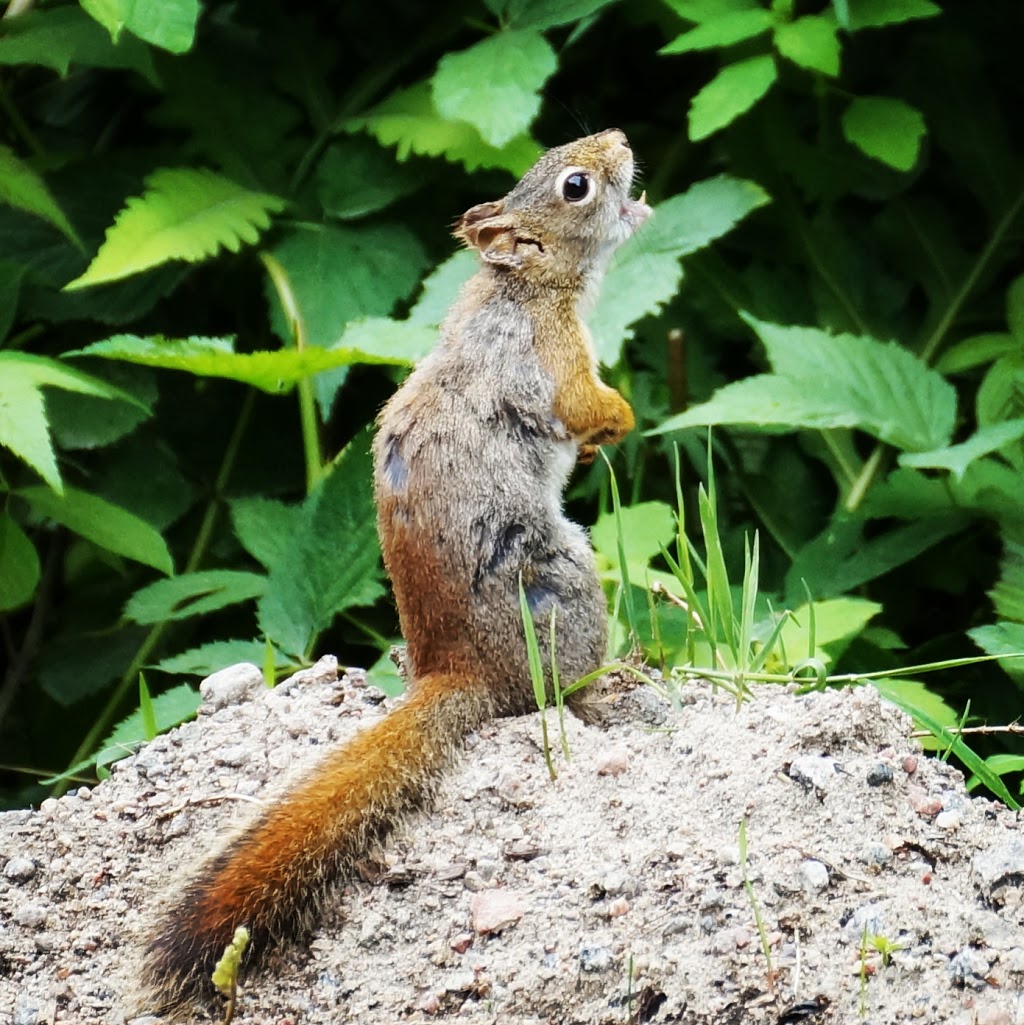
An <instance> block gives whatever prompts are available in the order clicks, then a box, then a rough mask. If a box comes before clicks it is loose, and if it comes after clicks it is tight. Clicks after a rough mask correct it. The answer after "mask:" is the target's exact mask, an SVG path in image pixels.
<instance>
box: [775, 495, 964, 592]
mask: <svg viewBox="0 0 1024 1025" xmlns="http://www.w3.org/2000/svg"><path fill="white" fill-rule="evenodd" d="M969 521H970V517H969V516H968V515H967V514H966V513H958V512H952V513H947V514H946V515H934V516H929V517H927V518H924V519H920V520H917V521H915V522H911V523H907V524H905V525H903V526H899V527H894V528H892V529H890V530H887V531H885V532H884V533H881V534H877V535H875V536H873V537H870V538H866V537H865V535H864V524H863V523H862V522H860V521H859V520H856V519H847V518H840V519H837V520H834V521H833V522H831V523H829V524H828V526H827V527H826V528H825V529H824V530H823V531H822V532H821V533H820V534H819V535H818V536H817V537H815V538H813V539H812V540H811V541H809V542H808V543H807V544H805V545H804V546H803V548H801V549H800V550H799V551H798V552H797V553H796V556H795V557H794V559H793V562H792V565H791V566H790V568H789V571H788V572H787V573H786V598H787V602H788V603H789V604H797V603H798V601H799V598H798V597H797V596H801V595H804V594H805V591H804V581H806V583H807V586H808V587H810V589H811V593H812V594H813V595H814V596H815V598H831V597H836V596H838V595H842V594H848V593H849V592H851V591H854V590H856V589H857V588H858V587H860V586H862V585H863V584H866V583H867V582H868V581H870V580H875V579H877V578H878V577H880V576H883V575H884V574H886V573H889V572H891V571H892V570H894V569H896V568H897V567H899V566H904V565H906V564H907V563H908V562H910V561H911V560H912V559H915V558H917V556H919V555H921V554H922V553H923V552H926V551H928V549H929V548H934V547H935V545H937V544H939V543H940V542H941V541H944V540H945V539H946V538H947V537H950V536H952V535H953V534H956V533H958V532H959V531H961V530H963V529H964V527H965V526H966V525H967V523H968V522H969Z"/></svg>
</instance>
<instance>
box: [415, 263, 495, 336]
mask: <svg viewBox="0 0 1024 1025" xmlns="http://www.w3.org/2000/svg"><path fill="white" fill-rule="evenodd" d="M479 266H480V260H479V259H478V257H477V255H476V254H475V253H473V252H471V251H469V250H468V249H460V250H459V251H458V252H456V253H453V254H452V255H451V256H449V257H448V259H447V260H445V261H444V262H443V263H439V264H438V265H437V266H436V267H435V268H434V269H433V270H432V271H431V272H430V273H429V274H428V275H427V276H426V277H425V278H424V279H423V290H422V291H421V292H420V297H419V299H417V300H416V305H415V306H413V308H412V309H411V310H410V311H409V323H411V324H416V325H419V326H421V327H429V328H437V327H438V326H439V325H440V324H441V321H442V320H444V318H445V317H446V316H447V314H448V310H449V309H450V308H451V306H452V304H453V303H454V302H455V300H456V298H457V297H458V294H459V291H460V289H461V288H462V286H463V285H464V284H465V283H466V282H467V281H468V280H469V279H470V278H471V277H472V276H473V274H475V273H476V271H477V269H478V268H479Z"/></svg>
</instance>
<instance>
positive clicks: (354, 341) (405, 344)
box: [338, 317, 437, 366]
mask: <svg viewBox="0 0 1024 1025" xmlns="http://www.w3.org/2000/svg"><path fill="white" fill-rule="evenodd" d="M436 341H437V329H436V328H434V327H431V326H428V325H421V324H415V323H413V322H412V321H411V320H391V319H390V318H389V317H367V318H366V319H364V320H354V321H352V323H351V324H349V325H348V327H347V328H345V333H344V334H343V335H342V336H341V339H340V340H339V342H338V347H339V348H341V349H346V350H348V351H349V352H357V353H359V360H358V362H360V363H370V362H377V361H380V362H388V363H394V364H396V365H397V364H406V365H409V366H411V365H412V364H414V363H417V362H419V360H421V359H422V358H423V357H424V356H426V354H427V353H428V352H430V350H431V349H432V348H433V347H434V343H435V342H436Z"/></svg>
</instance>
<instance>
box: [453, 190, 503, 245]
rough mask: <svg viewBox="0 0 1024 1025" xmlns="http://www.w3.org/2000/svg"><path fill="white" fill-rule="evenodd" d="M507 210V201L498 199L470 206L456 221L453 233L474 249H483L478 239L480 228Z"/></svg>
mask: <svg viewBox="0 0 1024 1025" xmlns="http://www.w3.org/2000/svg"><path fill="white" fill-rule="evenodd" d="M504 211H505V201H504V200H502V199H499V200H496V201H495V202H493V203H478V204H477V205H476V206H472V207H470V208H469V209H468V210H467V211H466V212H465V213H464V214H463V215H462V216H461V217H460V218H459V219H458V221H457V222H456V223H455V227H454V228H453V229H452V234H453V235H454V236H455V237H456V238H460V239H462V241H463V242H465V243H466V245H467V246H469V247H470V248H472V249H482V248H483V246H481V245H480V243H479V241H478V237H477V236H478V234H479V231H480V228H481V227H482V225H483V224H484V222H485V221H489V220H490V219H491V218H492V217H499V216H500V215H501V214H502V213H504Z"/></svg>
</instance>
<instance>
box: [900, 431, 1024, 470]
mask: <svg viewBox="0 0 1024 1025" xmlns="http://www.w3.org/2000/svg"><path fill="white" fill-rule="evenodd" d="M1021 438H1024V419H1018V420H1006V421H1004V422H1003V423H997V424H991V425H989V426H988V427H980V428H979V429H978V430H977V431H975V432H974V434H972V435H971V436H970V437H969V438H968V439H967V440H966V441H963V442H961V443H960V444H959V445H950V446H949V447H948V448H940V449H936V450H934V451H932V452H904V453H903V454H902V455H901V456H900V465H901V466H913V467H917V468H924V467H933V468H936V469H940V470H949V471H950V473H952V474H953V476H954V477H956V478H957V480H961V479H962V478H963V475H964V473H965V472H966V470H967V467H968V466H969V465H970V464H971V463H973V462H974V460H975V459H980V458H981V457H982V456H987V455H988V454H989V453H990V452H995V451H996V450H997V449H1001V448H1002V447H1003V446H1004V445H1009V444H1010V443H1011V442H1014V441H1019V440H1020V439H1021Z"/></svg>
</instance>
